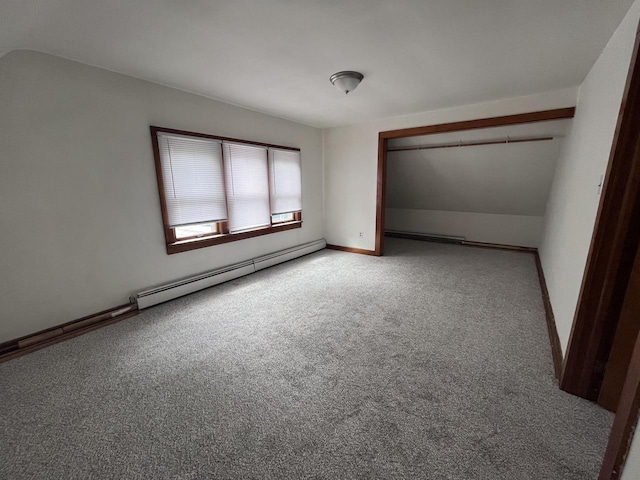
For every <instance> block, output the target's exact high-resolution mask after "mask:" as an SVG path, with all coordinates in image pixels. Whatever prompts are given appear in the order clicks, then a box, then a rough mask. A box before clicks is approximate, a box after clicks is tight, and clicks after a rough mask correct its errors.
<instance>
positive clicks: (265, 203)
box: [151, 127, 302, 254]
mask: <svg viewBox="0 0 640 480" xmlns="http://www.w3.org/2000/svg"><path fill="white" fill-rule="evenodd" d="M151 137H152V142H153V148H154V156H155V161H156V173H157V176H158V190H159V192H160V204H161V208H162V218H163V221H164V230H165V237H166V242H167V253H169V254H172V253H178V252H183V251H187V250H192V249H194V248H202V247H206V246H210V245H217V244H221V243H227V242H232V241H235V240H242V239H245V238H250V237H254V236H258V235H265V234H269V233H275V232H280V231H284V230H289V229H292V228H300V226H301V224H302V189H301V180H300V178H301V166H300V150H299V149H295V148H290V147H282V146H276V145H266V144H260V143H254V142H247V141H245V140H237V139H230V138H224V137H216V136H214V135H205V134H200V133H192V132H183V131H179V130H173V129H168V128H160V127H151Z"/></svg>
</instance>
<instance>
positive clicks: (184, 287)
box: [134, 239, 327, 309]
mask: <svg viewBox="0 0 640 480" xmlns="http://www.w3.org/2000/svg"><path fill="white" fill-rule="evenodd" d="M326 246H327V242H326V241H325V240H324V239H322V240H316V241H313V242H309V243H305V244H302V245H298V246H296V247H292V248H287V249H285V250H280V251H278V252H274V253H270V254H268V255H263V256H262V257H257V258H254V259H251V260H247V261H245V262H240V263H236V264H234V265H229V266H227V267H222V268H218V269H216V270H212V271H210V272H206V273H202V274H200V275H196V276H194V277H190V278H185V279H182V280H178V281H177V282H173V283H169V284H167V285H162V286H160V287H156V288H153V289H150V290H146V291H144V292H140V293H138V294H137V295H136V296H135V297H134V299H135V301H136V302H137V303H138V308H139V309H143V308H147V307H151V306H153V305H157V304H158V303H162V302H166V301H168V300H172V299H174V298H178V297H181V296H183V295H187V294H189V293H193V292H197V291H198V290H202V289H204V288H208V287H212V286H213V285H218V284H220V283H224V282H228V281H229V280H233V279H234V278H239V277H243V276H245V275H249V274H250V273H254V272H257V271H258V270H262V269H264V268H267V267H271V266H273V265H277V264H278V263H282V262H286V261H288V260H293V259H294V258H298V257H302V256H303V255H307V254H309V253H313V252H317V251H318V250H322V249H323V248H325V247H326Z"/></svg>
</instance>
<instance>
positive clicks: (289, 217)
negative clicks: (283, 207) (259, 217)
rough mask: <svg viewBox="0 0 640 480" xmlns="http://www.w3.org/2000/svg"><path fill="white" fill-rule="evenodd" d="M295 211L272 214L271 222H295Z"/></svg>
mask: <svg viewBox="0 0 640 480" xmlns="http://www.w3.org/2000/svg"><path fill="white" fill-rule="evenodd" d="M293 219H294V218H293V213H278V214H276V215H271V223H282V222H293Z"/></svg>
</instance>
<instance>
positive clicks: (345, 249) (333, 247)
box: [327, 244, 376, 256]
mask: <svg viewBox="0 0 640 480" xmlns="http://www.w3.org/2000/svg"><path fill="white" fill-rule="evenodd" d="M327 248H328V249H329V250H340V251H341V252H349V253H360V254H362V255H373V256H376V252H375V250H364V249H362V248H351V247H342V246H340V245H330V244H327Z"/></svg>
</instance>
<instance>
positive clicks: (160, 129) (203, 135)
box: [150, 126, 300, 152]
mask: <svg viewBox="0 0 640 480" xmlns="http://www.w3.org/2000/svg"><path fill="white" fill-rule="evenodd" d="M150 128H151V134H152V135H153V136H156V133H158V132H162V133H172V134H174V135H185V136H187V137H199V138H208V139H210V140H220V141H222V142H234V143H246V144H248V145H255V146H257V147H267V148H277V149H279V150H292V151H294V152H299V151H300V149H299V148H297V147H287V146H285V145H275V144H272V143H262V142H254V141H251V140H243V139H241V138H231V137H221V136H219V135H209V134H208V133H199V132H189V131H186V130H176V129H175V128H166V127H155V126H151V127H150Z"/></svg>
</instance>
